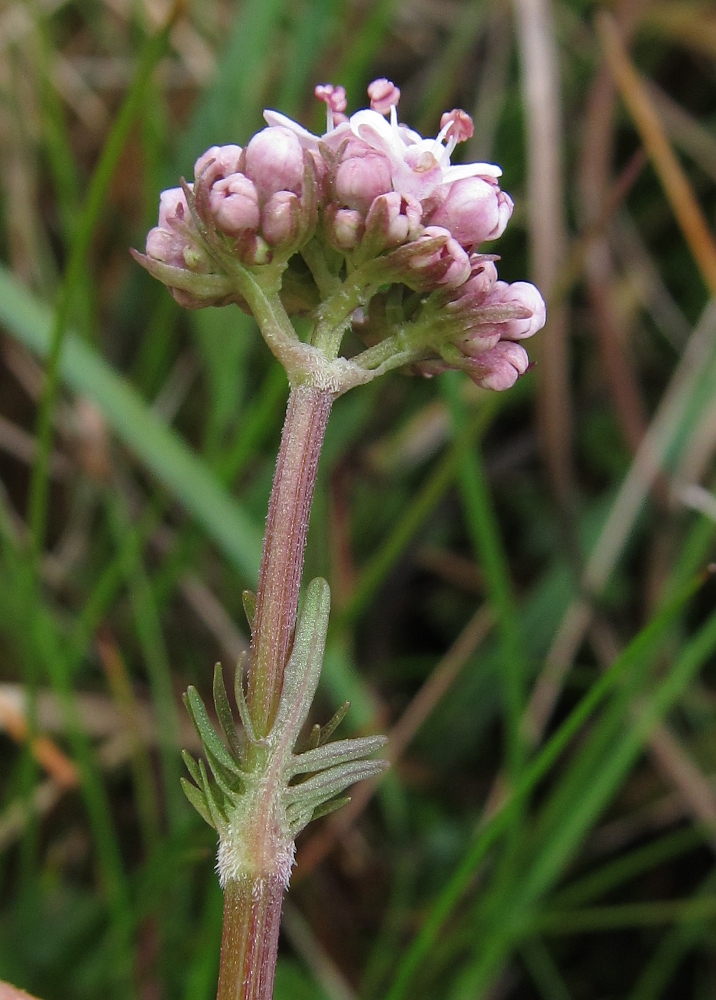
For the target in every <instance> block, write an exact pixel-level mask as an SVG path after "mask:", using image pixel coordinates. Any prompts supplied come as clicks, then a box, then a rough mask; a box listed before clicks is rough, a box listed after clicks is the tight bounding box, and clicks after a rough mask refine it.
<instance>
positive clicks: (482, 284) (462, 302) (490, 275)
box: [448, 255, 497, 309]
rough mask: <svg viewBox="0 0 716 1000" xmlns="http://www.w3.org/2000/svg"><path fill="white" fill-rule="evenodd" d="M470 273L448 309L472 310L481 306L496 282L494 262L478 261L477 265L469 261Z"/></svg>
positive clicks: (454, 295)
mask: <svg viewBox="0 0 716 1000" xmlns="http://www.w3.org/2000/svg"><path fill="white" fill-rule="evenodd" d="M475 256H477V255H475ZM470 266H471V268H472V273H471V274H470V277H469V278H468V280H467V281H466V282H465V284H464V285H460V287H459V288H457V289H456V290H455V292H454V294H453V297H452V299H451V301H450V302H449V303H448V308H449V309H465V308H468V309H473V308H475V307H477V306H481V305H482V304H483V303H484V301H485V299H486V298H487V296H488V294H489V292H491V291H492V288H493V286H494V285H495V282H496V281H497V268H496V267H495V264H494V261H492V260H489V259H488V260H483V259H479V257H478V262H477V265H476V264H475V261H474V260H471V261H470Z"/></svg>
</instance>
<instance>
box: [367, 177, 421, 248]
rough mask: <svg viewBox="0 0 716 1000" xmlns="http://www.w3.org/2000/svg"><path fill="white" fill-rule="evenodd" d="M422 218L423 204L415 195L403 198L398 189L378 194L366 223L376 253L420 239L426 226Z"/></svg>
mask: <svg viewBox="0 0 716 1000" xmlns="http://www.w3.org/2000/svg"><path fill="white" fill-rule="evenodd" d="M422 217H423V208H422V205H421V204H420V202H419V201H417V200H416V199H415V198H411V197H410V196H409V195H406V196H405V197H401V195H399V194H398V193H397V192H396V191H391V192H389V193H388V194H381V195H378V197H377V198H375V199H374V201H373V204H372V205H371V206H370V209H369V211H368V215H367V216H366V223H365V228H366V233H367V234H369V237H370V239H371V244H372V245H371V249H372V250H373V252H374V253H376V254H377V253H381V252H382V251H383V250H388V249H392V248H393V247H399V246H401V245H402V244H403V243H405V242H406V241H408V240H414V239H416V238H417V237H418V235H419V234H420V232H421V229H422V226H421V220H422ZM373 244H374V245H373Z"/></svg>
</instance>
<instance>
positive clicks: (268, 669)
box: [217, 383, 334, 1000]
mask: <svg viewBox="0 0 716 1000" xmlns="http://www.w3.org/2000/svg"><path fill="white" fill-rule="evenodd" d="M333 399H334V396H333V393H332V392H330V391H328V390H324V389H318V388H316V387H314V386H311V385H309V384H306V383H302V384H300V385H298V386H294V387H292V389H291V393H290V395H289V399H288V407H287V410H286V419H285V422H284V426H283V432H282V435H281V447H280V449H279V453H278V459H277V462H276V472H275V474H274V480H273V486H272V489H271V498H270V500H269V509H268V517H267V520H266V534H265V536H264V546H263V554H262V558H261V570H260V573H259V585H258V591H257V593H256V611H255V614H254V620H253V624H252V636H251V649H250V653H249V661H248V677H247V704H248V709H249V713H250V715H251V719H252V722H253V726H254V730H255V732H256V735H257V736H259V737H263V736H266V735H267V734H268V733H269V731H270V729H271V725H272V723H273V720H274V718H275V715H276V710H277V708H278V702H279V698H280V695H281V690H282V687H283V678H284V671H285V667H286V663H287V661H288V657H289V655H290V652H291V647H292V645H293V636H294V630H295V626H296V615H297V611H298V597H299V589H300V586H301V574H302V570H303V557H304V552H305V548H306V537H307V534H308V522H309V518H310V513H311V501H312V499H313V490H314V486H315V482H316V472H317V470H318V459H319V456H320V453H321V447H322V445H323V438H324V434H325V430H326V424H327V423H328V417H329V414H330V412H331V406H332V404H333ZM266 832H267V835H268V831H266ZM266 867H267V868H268V869H269V870H266V871H260V872H258V873H257V874H256V875H246V876H245V877H241V878H239V879H235V880H230V881H229V882H228V883H227V885H226V888H225V890H224V928H223V934H222V941H221V966H220V970H219V988H218V993H217V1000H271V998H272V995H273V981H274V973H275V969H276V956H277V952H278V933H279V926H280V923H281V905H282V900H283V892H284V880H283V878H282V877H281V876H280V875H279V874H278V867H277V868H276V869H275V870H271V866H270V862H268V863H267V865H266Z"/></svg>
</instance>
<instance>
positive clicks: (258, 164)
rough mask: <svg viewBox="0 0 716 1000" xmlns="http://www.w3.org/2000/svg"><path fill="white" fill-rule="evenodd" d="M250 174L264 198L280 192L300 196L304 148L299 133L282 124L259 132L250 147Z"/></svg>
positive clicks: (247, 160) (262, 198)
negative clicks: (296, 133)
mask: <svg viewBox="0 0 716 1000" xmlns="http://www.w3.org/2000/svg"><path fill="white" fill-rule="evenodd" d="M246 174H247V175H248V177H249V178H250V179H251V180H252V181H253V182H254V184H255V185H256V189H257V191H258V193H259V198H260V199H261V200H262V201H265V200H266V199H268V198H270V197H271V195H272V194H275V193H276V192H277V191H292V192H293V193H294V194H298V195H300V194H301V187H302V184H303V150H302V149H301V143H300V142H299V140H298V137H297V136H296V135H295V133H293V132H292V131H291V130H290V129H287V128H284V127H283V126H281V125H276V126H272V127H270V128H265V129H262V130H261V132H257V134H256V135H255V136H254V137H253V139H252V140H251V142H250V143H249V144H248V146H247V147H246Z"/></svg>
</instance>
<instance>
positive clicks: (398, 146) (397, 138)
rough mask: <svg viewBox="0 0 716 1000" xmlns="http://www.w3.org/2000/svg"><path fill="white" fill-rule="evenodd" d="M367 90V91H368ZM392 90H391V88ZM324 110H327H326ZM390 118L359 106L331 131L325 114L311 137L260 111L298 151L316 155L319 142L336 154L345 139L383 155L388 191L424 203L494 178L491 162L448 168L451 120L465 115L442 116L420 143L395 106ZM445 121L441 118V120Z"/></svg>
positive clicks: (456, 133)
mask: <svg viewBox="0 0 716 1000" xmlns="http://www.w3.org/2000/svg"><path fill="white" fill-rule="evenodd" d="M369 89H370V88H369ZM396 90H397V88H396ZM328 110H329V112H330V110H331V109H330V107H329V109H328ZM389 114H390V120H387V119H386V118H385V117H384V116H383V115H382V114H380V113H379V112H378V111H374V110H372V109H370V108H365V109H363V110H361V111H357V112H356V113H355V114H354V115H351V117H350V118H349V119H348V121H343V122H341V123H340V124H338V125H337V126H336V127H335V128H333V127H332V124H333V122H332V116H331V115H330V114H329V122H328V129H327V131H326V132H325V133H324V134H323V135H322V136H317V135H313V133H312V132H309V131H308V130H307V129H305V128H303V126H301V125H299V124H298V123H297V122H294V121H293V120H292V119H290V118H288V117H286V115H282V114H280V113H279V112H278V111H270V110H269V111H264V118H265V119H266V121H267V122H268V124H269V125H270V126H281V127H283V128H286V129H290V130H291V131H292V132H293V133H294V134H295V135H296V136H297V138H298V140H299V142H300V143H301V145H302V146H303V148H304V149H307V150H310V151H311V152H312V153H314V154H315V155H319V144H321V143H323V144H325V145H326V146H328V147H329V148H330V149H331V150H334V151H335V150H338V149H339V148H340V146H341V145H342V143H344V142H345V141H346V140H347V139H350V138H351V136H355V137H356V138H357V139H360V140H361V141H362V142H364V143H366V145H368V146H370V147H371V148H372V149H374V150H376V151H377V152H380V153H382V154H384V155H385V156H387V157H388V159H389V160H390V164H391V173H392V180H393V190H394V191H396V192H397V193H398V194H401V195H409V196H410V197H413V198H417V199H418V200H419V201H424V200H425V199H426V198H429V197H430V195H432V194H433V193H434V192H435V191H436V190H437V188H439V187H443V193H445V190H446V189H445V186H449V185H450V184H452V183H454V182H455V181H458V180H462V179H463V178H465V177H490V178H493V179H496V178H498V177H500V176H501V174H502V170H501V169H500V168H499V167H498V166H496V165H495V164H494V163H465V164H460V165H459V166H452V165H451V163H450V157H451V155H452V153H453V151H454V149H455V146H456V145H457V142H458V139H459V137H460V133H461V130H460V129H457V128H456V127H455V116H456V115H459V116H460V121H461V123H463V122H464V121H465V120H466V119H467V120H469V116H467V115H466V114H465V112H451V113H449V114H448V115H444V116H443V121H445V124H444V125H443V127H442V128H441V130H440V132H439V133H438V135H437V136H436V137H435V138H434V139H424V138H423V137H422V136H421V135H419V134H418V133H417V132H415V131H413V129H410V128H408V127H407V126H406V125H401V124H400V123H399V122H398V113H397V111H396V108H395V105H391V107H390V109H389ZM446 119H447V120H446Z"/></svg>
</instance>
